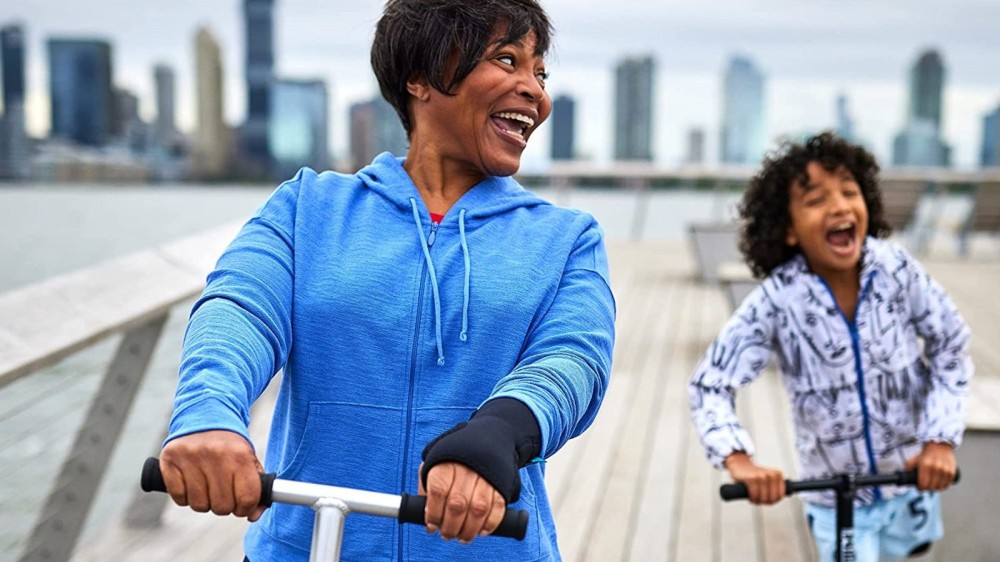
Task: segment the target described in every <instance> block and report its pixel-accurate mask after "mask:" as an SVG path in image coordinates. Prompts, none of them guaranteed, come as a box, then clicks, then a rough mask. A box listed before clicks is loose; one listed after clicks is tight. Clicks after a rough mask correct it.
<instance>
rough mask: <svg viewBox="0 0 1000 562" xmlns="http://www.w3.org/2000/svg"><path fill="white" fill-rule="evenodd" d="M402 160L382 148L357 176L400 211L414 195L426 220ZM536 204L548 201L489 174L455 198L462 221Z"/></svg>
mask: <svg viewBox="0 0 1000 562" xmlns="http://www.w3.org/2000/svg"><path fill="white" fill-rule="evenodd" d="M405 161H406V159H405V158H397V157H396V156H394V155H393V154H392V153H389V152H383V153H382V154H380V155H378V156H377V157H376V158H375V160H373V161H372V163H371V164H369V165H367V166H365V167H364V168H362V169H361V170H360V171H358V177H360V178H361V181H362V182H364V184H365V185H366V186H367V187H368V188H369V189H371V190H372V191H374V192H376V193H378V194H379V195H381V196H382V197H384V198H385V199H386V200H388V201H391V202H392V203H393V204H394V205H395V206H396V207H397V208H399V210H400V211H401V212H403V213H406V214H410V213H411V212H412V205H411V203H410V199H411V198H412V199H415V200H416V201H417V203H418V205H417V207H418V208H419V209H420V216H421V217H422V218H423V219H426V220H428V221H429V220H430V214H429V213H428V212H427V206H426V205H424V203H423V199H421V197H420V193H419V191H418V190H417V186H416V185H415V184H414V183H413V180H412V179H411V178H410V175H409V174H407V173H406V170H405V169H403V163H404V162H405ZM538 205H550V203H549V202H547V201H545V200H544V199H542V198H540V197H538V196H537V195H535V194H534V193H531V192H530V191H528V190H526V189H524V188H523V187H521V185H520V184H518V183H517V181H515V180H514V179H513V178H511V177H499V176H490V177H487V178H486V179H484V180H483V181H481V182H479V183H478V184H476V185H475V186H473V188H472V189H470V190H469V191H468V192H466V194H465V195H463V196H462V197H461V198H460V199H459V200H458V201H456V202H455V205H454V209H455V213H456V214H457V213H458V212H459V211H460V210H463V209H464V210H465V223H466V225H470V224H471V223H474V222H477V221H483V220H488V219H489V218H491V217H494V216H496V215H500V214H503V213H506V212H508V211H511V210H513V209H518V208H522V207H535V206H538ZM450 214H451V211H449V215H450Z"/></svg>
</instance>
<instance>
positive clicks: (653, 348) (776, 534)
mask: <svg viewBox="0 0 1000 562" xmlns="http://www.w3.org/2000/svg"><path fill="white" fill-rule="evenodd" d="M609 251H610V253H611V259H612V278H613V283H614V288H615V294H616V297H617V301H618V343H617V347H616V350H615V362H614V371H613V374H612V384H611V386H610V388H609V390H608V394H607V397H606V399H605V402H604V406H603V407H602V409H601V412H600V414H599V415H598V418H597V420H596V421H595V423H594V425H593V427H591V428H590V429H589V430H588V431H587V432H586V433H585V434H584V435H583V436H581V437H580V438H578V439H575V440H573V441H572V442H570V443H569V444H568V445H567V446H566V447H565V448H564V449H563V450H562V451H560V452H559V453H558V454H557V455H556V456H555V457H553V458H552V459H551V460H550V461H549V463H548V465H547V468H546V470H547V473H546V478H547V480H548V482H549V492H550V496H551V498H550V499H551V501H552V505H553V508H554V510H555V516H556V522H557V526H558V532H559V543H560V549H561V551H562V554H563V557H564V559H565V560H567V561H606V560H630V561H651V560H663V561H674V560H677V561H695V562H698V561H706V562H726V561H737V560H738V561H740V562H795V561H803V562H812V561H813V560H814V559H815V556H814V554H813V552H812V548H813V547H812V543H811V539H810V537H809V536H808V531H807V529H806V528H805V523H804V518H803V516H802V508H801V504H800V503H799V502H798V500H795V499H791V500H788V501H785V502H782V503H780V504H778V505H776V506H772V507H767V508H756V507H753V506H751V505H749V504H747V503H745V502H733V503H726V504H724V503H723V502H721V501H720V500H719V499H718V486H719V485H720V484H722V483H723V482H725V481H726V476H725V475H724V473H722V472H720V471H716V470H715V469H713V468H711V467H710V466H709V464H708V463H707V461H706V460H705V456H704V453H703V452H702V449H701V446H700V445H699V443H698V441H697V437H696V436H695V434H694V431H693V429H692V426H691V423H690V420H689V417H688V402H687V394H686V381H687V377H688V376H689V374H690V373H691V371H692V370H693V368H694V366H695V363H696V362H697V360H698V359H699V358H700V357H701V355H702V353H704V351H705V348H706V346H707V345H708V343H709V342H710V340H711V338H712V337H713V336H714V335H715V333H716V331H717V330H718V329H719V328H720V327H721V326H722V323H723V322H724V321H725V319H726V318H727V317H728V314H729V305H728V303H727V302H726V298H725V295H724V294H723V291H722V289H720V288H719V287H717V286H713V285H706V284H704V283H702V282H700V281H698V280H697V279H696V276H695V264H694V261H693V259H692V258H691V256H690V252H689V248H688V247H687V245H686V244H684V243H682V242H680V241H675V242H642V243H631V242H630V243H624V242H622V243H618V242H615V243H612V244H611V245H610V247H609ZM928 267H929V269H930V270H931V272H932V274H933V275H934V276H935V277H936V278H937V279H938V280H939V281H940V282H941V283H942V284H943V285H944V286H945V287H946V288H947V289H948V290H949V291H950V293H951V294H952V296H953V298H954V299H955V301H956V302H957V303H958V306H959V308H960V310H961V311H962V313H963V315H965V317H966V319H967V321H968V322H969V323H970V325H972V327H973V332H974V334H975V335H974V343H973V355H974V359H975V362H976V364H977V377H976V379H975V382H974V384H973V399H972V401H971V405H970V408H971V409H972V412H970V421H971V420H972V419H976V420H977V422H976V423H977V424H979V426H980V427H990V426H992V427H994V428H1000V406H998V403H1000V384H998V381H1000V348H998V346H997V345H996V344H997V342H998V341H1000V328H998V325H1000V323H997V322H996V321H995V319H996V318H997V317H998V314H1000V301H998V300H997V299H990V298H984V297H987V296H990V295H991V293H992V291H994V290H995V287H997V286H998V282H1000V261H961V260H956V259H948V258H942V259H939V260H937V261H934V262H932V263H929V264H928ZM738 407H739V409H740V412H741V416H742V418H743V419H744V421H745V423H746V424H747V425H748V426H749V427H750V429H751V431H752V433H753V434H754V436H755V439H756V441H757V444H758V447H759V449H760V451H759V453H758V458H759V460H760V461H761V462H763V463H768V464H770V465H774V466H779V467H781V468H782V469H783V470H785V471H787V473H788V474H790V475H794V474H795V470H794V466H795V459H794V453H793V451H792V449H791V443H792V428H791V426H790V422H789V416H788V407H787V403H786V400H785V396H784V390H783V388H782V387H781V384H780V382H779V380H778V378H777V376H776V375H775V374H774V373H768V374H767V375H765V376H764V377H762V379H761V380H760V381H758V382H757V383H755V384H753V385H751V386H750V387H749V388H748V389H747V391H746V392H743V393H741V395H740V397H739V402H738ZM267 410H268V407H267V404H266V403H263V404H259V407H258V409H257V414H256V415H255V421H254V426H253V428H252V430H253V433H254V435H255V440H256V442H257V443H262V442H263V436H264V435H265V432H266V425H267V418H268V415H267V414H268V411H267ZM122 485H134V483H122ZM163 521H164V522H163V525H162V526H161V527H160V528H158V529H156V530H152V531H150V530H134V529H127V528H125V527H124V526H122V525H118V524H116V525H111V526H110V527H108V528H106V529H104V530H103V531H102V532H100V533H98V534H97V536H95V537H93V538H91V539H90V540H89V541H88V542H87V543H86V544H83V545H81V547H80V548H79V549H78V553H77V555H76V556H75V557H74V560H77V561H88V562H90V561H98V560H102V561H103V560H118V561H140V560H141V561H158V560H164V561H165V560H194V561H201V560H204V561H215V560H240V559H242V549H241V546H240V536H241V534H242V532H243V529H244V528H245V523H244V522H242V521H241V520H238V519H236V518H233V517H229V518H220V517H214V516H211V515H203V514H196V513H193V512H191V511H189V510H187V509H181V508H175V507H173V506H169V507H167V508H166V511H165V515H164V519H163ZM932 555H933V551H932ZM933 559H934V558H933V556H932V557H926V558H925V560H933Z"/></svg>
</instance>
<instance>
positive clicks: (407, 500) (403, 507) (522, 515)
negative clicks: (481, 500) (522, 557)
mask: <svg viewBox="0 0 1000 562" xmlns="http://www.w3.org/2000/svg"><path fill="white" fill-rule="evenodd" d="M426 505H427V496H411V495H409V494H403V495H402V499H401V500H400V502H399V522H400V523H415V524H417V525H424V524H425V523H424V507H425V506H426ZM527 532H528V512H527V511H524V510H523V509H509V508H508V509H507V511H506V513H504V514H503V519H502V520H501V521H500V525H499V526H497V528H496V530H495V531H493V536H497V537H509V538H512V539H517V540H519V541H520V540H524V536H525V535H526V534H527Z"/></svg>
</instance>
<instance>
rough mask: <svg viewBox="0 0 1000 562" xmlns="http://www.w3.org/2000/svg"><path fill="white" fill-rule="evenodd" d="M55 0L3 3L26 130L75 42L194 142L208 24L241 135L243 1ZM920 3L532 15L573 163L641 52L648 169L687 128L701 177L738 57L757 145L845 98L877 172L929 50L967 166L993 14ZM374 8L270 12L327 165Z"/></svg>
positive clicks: (306, 5)
mask: <svg viewBox="0 0 1000 562" xmlns="http://www.w3.org/2000/svg"><path fill="white" fill-rule="evenodd" d="M54 1H55V2H56V3H57V4H59V7H58V8H56V7H54V6H52V5H51V4H52V3H46V7H45V8H44V9H42V10H39V7H38V6H35V5H34V4H35V3H33V2H29V1H26V0H11V1H10V2H9V4H11V9H10V10H9V13H10V16H9V18H10V19H8V20H5V21H0V24H7V23H10V22H20V23H21V24H23V25H24V27H25V32H26V36H27V54H28V59H29V63H28V88H29V95H28V97H29V100H28V103H27V113H28V116H27V120H28V126H29V131H30V132H31V133H32V134H34V135H36V136H37V135H39V134H40V133H43V132H44V131H45V130H46V128H47V127H48V123H46V122H45V120H46V117H45V116H40V115H39V110H38V107H39V104H40V101H39V98H40V97H41V98H44V97H45V96H46V91H45V90H47V84H45V76H44V74H45V73H46V70H47V69H45V68H44V61H39V55H40V54H41V53H40V52H39V51H41V50H43V47H42V45H43V42H44V40H45V39H47V38H48V37H51V36H53V35H64V36H70V35H83V34H85V33H86V34H90V35H93V36H104V37H107V38H108V39H109V40H110V41H111V42H113V43H114V45H115V49H114V52H115V54H114V56H115V59H116V60H115V76H116V82H117V83H116V86H120V87H123V88H126V89H128V90H130V91H132V92H134V93H136V94H137V95H139V97H140V105H141V107H140V111H141V114H142V115H143V117H144V118H145V119H146V120H147V121H152V120H153V119H155V110H154V105H153V104H154V103H155V102H154V100H155V97H154V96H153V93H152V92H153V87H154V85H153V71H152V68H153V67H154V65H155V64H157V63H164V64H167V65H168V66H170V67H172V68H173V69H174V70H175V72H176V73H177V85H176V92H177V99H178V107H177V124H178V127H180V128H181V129H182V130H184V131H185V132H188V133H191V132H193V131H194V121H195V120H194V93H193V92H194V85H193V80H194V77H193V67H194V54H193V47H192V45H193V37H194V34H195V32H196V29H197V26H198V25H207V26H208V28H209V29H211V30H212V32H213V33H214V34H216V36H217V37H218V40H219V43H220V47H221V50H222V51H223V53H222V58H223V65H224V68H225V97H226V122H227V123H228V124H229V125H231V126H236V125H238V124H239V123H241V122H242V121H243V119H244V117H245V114H246V111H245V108H246V101H245V99H241V98H243V97H244V96H245V95H246V93H245V92H246V89H245V84H244V82H243V79H244V73H243V62H244V59H243V57H244V53H243V47H242V41H243V31H242V21H241V20H242V18H241V15H242V14H241V4H242V3H241V2H238V1H235V0H233V1H232V2H225V3H212V5H211V6H205V5H202V4H201V3H196V2H192V1H188V0H178V1H177V2H174V3H171V5H170V6H169V7H164V8H163V9H162V10H160V11H159V12H158V13H157V15H156V22H157V24H156V25H151V24H150V25H144V24H143V22H144V21H148V20H146V19H144V18H145V17H146V16H144V15H143V14H142V10H143V8H142V6H136V5H133V4H132V3H128V2H123V1H120V0H108V1H105V2H102V3H100V4H99V5H89V6H88V5H87V4H88V3H87V2H82V3H70V2H66V3H65V5H64V6H63V3H62V2H60V1H59V0H54ZM918 3H919V4H920V9H916V8H915V7H914V6H913V4H912V2H910V3H907V2H901V1H897V0H887V1H886V2H883V3H880V4H879V5H878V6H867V5H862V4H861V3H857V2H855V3H851V2H849V3H843V4H841V5H839V6H838V9H837V10H836V11H834V10H832V9H826V10H824V9H822V8H821V7H808V6H800V5H798V4H795V3H791V2H787V1H785V0H774V1H768V2H760V3H757V5H756V6H754V7H749V6H743V5H742V4H740V3H737V2H729V1H726V2H717V3H713V6H712V7H698V6H688V5H685V4H680V3H673V2H666V3H660V2H656V3H654V2H646V1H635V2H630V3H629V4H628V6H627V7H629V8H632V9H629V10H622V9H620V8H621V6H620V5H619V4H612V3H611V2H603V1H585V0H577V1H575V2H570V1H549V2H544V5H545V6H546V8H547V9H548V11H549V13H550V15H551V16H552V19H553V22H554V23H555V25H556V31H557V34H556V42H555V48H554V51H553V53H552V56H551V57H550V61H549V62H550V64H549V66H550V71H551V72H552V74H553V77H552V79H551V80H550V82H549V90H550V93H551V94H552V95H553V96H557V95H559V94H561V93H566V94H568V95H571V96H572V97H574V99H576V100H577V103H578V105H577V115H578V120H579V123H578V124H577V131H578V135H577V152H578V153H579V154H580V155H581V156H583V157H589V158H591V159H594V160H597V161H607V160H610V158H611V153H612V150H613V123H612V121H613V72H614V70H613V69H614V64H615V61H617V60H619V59H621V58H623V57H627V56H631V55H634V54H635V53H636V52H647V51H648V52H651V53H652V54H653V55H654V56H655V57H656V60H657V76H656V84H655V86H654V89H655V91H656V101H655V104H654V115H656V124H655V126H654V130H655V133H654V134H655V137H654V139H653V155H654V158H655V160H656V161H657V162H659V163H665V164H675V163H679V162H680V161H682V160H683V159H684V156H685V151H686V139H687V137H686V135H687V131H689V130H690V129H691V128H693V127H698V128H702V129H704V130H705V131H706V132H707V135H706V139H705V143H706V147H705V152H706V154H708V155H709V158H708V163H713V160H715V158H714V155H717V154H718V143H719V138H718V134H717V131H718V129H719V125H720V120H721V97H722V85H721V83H722V74H723V70H724V64H725V62H726V61H727V60H728V59H729V57H731V56H732V55H734V54H736V53H746V54H747V55H749V56H750V57H752V58H753V59H754V60H755V62H756V63H757V64H758V65H759V66H760V67H761V70H762V71H763V72H764V74H765V75H766V76H767V77H768V90H769V91H768V99H767V102H766V105H767V107H766V110H765V113H766V114H767V115H768V118H769V122H768V126H767V129H768V130H769V131H770V132H771V136H770V137H769V138H768V144H769V145H771V142H772V141H773V136H774V135H775V134H779V133H785V134H790V135H794V134H798V133H800V132H802V131H808V130H816V129H819V128H833V127H834V126H835V125H836V122H835V113H834V112H835V109H834V107H835V98H836V95H837V94H838V93H840V92H843V93H845V94H846V95H847V96H848V98H849V99H850V101H851V108H852V117H853V119H854V123H855V129H856V134H857V137H858V138H859V139H861V140H865V141H867V142H868V143H869V144H870V145H871V146H872V147H873V148H874V149H875V150H876V153H877V155H878V156H879V158H880V159H881V160H882V161H883V162H886V163H888V162H889V158H890V153H891V143H892V137H893V135H894V134H895V133H896V132H898V131H899V130H900V129H901V128H902V127H903V126H904V125H905V120H906V103H907V88H908V85H907V72H908V70H909V67H910V66H911V65H912V62H913V60H914V58H915V57H916V56H917V55H918V53H919V52H921V51H922V50H924V48H925V47H927V46H934V47H937V49H938V50H939V52H941V53H942V55H943V58H944V60H945V64H946V65H947V69H948V73H949V74H948V84H947V88H948V91H947V92H946V94H945V105H946V107H945V109H944V119H945V122H944V124H943V127H942V130H943V136H944V140H945V141H946V142H948V143H950V144H951V145H952V146H953V147H954V154H955V157H954V158H953V161H954V162H955V163H956V164H957V166H958V167H959V168H963V167H974V166H976V165H978V161H979V156H980V152H981V148H980V141H981V138H982V119H983V116H984V115H985V114H987V113H988V112H989V111H991V110H992V109H993V108H995V107H996V104H997V101H998V100H1000V76H998V74H1000V69H998V68H997V65H996V64H995V62H996V61H997V60H1000V39H998V38H997V37H995V35H996V34H995V33H994V32H993V30H992V26H991V25H990V24H989V23H988V22H990V21H998V18H1000V6H996V5H993V4H989V3H983V2H979V3H966V4H963V5H962V6H955V5H952V4H948V3H946V2H938V1H933V2H929V1H921V2H918ZM80 4H82V6H81V5H80ZM220 4H221V6H220ZM381 6H382V2H381V1H373V0H363V1H362V0H357V1H353V2H344V1H333V0H331V1H327V2H314V1H312V0H299V1H297V2H295V3H291V2H281V1H278V2H276V3H275V8H274V9H275V14H274V18H275V24H274V25H275V30H274V33H275V57H276V60H275V72H276V74H278V75H280V76H282V77H288V78H293V79H295V78H300V77H318V78H322V79H324V80H325V81H326V82H327V84H328V86H329V88H330V98H331V111H330V116H331V129H332V134H331V143H330V144H331V148H332V150H333V152H334V155H335V156H336V157H338V158H341V159H343V158H344V157H345V156H346V155H347V150H346V149H347V132H348V123H347V108H348V107H349V106H350V105H351V104H353V103H356V102H358V101H359V100H364V99H367V98H370V97H371V96H372V95H373V94H374V93H375V92H376V91H377V88H376V85H375V80H374V77H373V76H372V75H371V71H370V69H369V68H368V62H367V54H368V49H369V48H370V41H371V32H372V29H373V27H374V23H375V21H377V18H378V15H379V13H380V11H381ZM63 7H65V10H63V9H62V8H63ZM83 8H86V9H83ZM160 12H162V13H160ZM720 14H724V15H720ZM945 14H947V17H945ZM804 16H810V17H804ZM818 16H822V17H818ZM862 16H863V17H862ZM803 18H804V19H803ZM991 18H992V19H991ZM942 21H947V25H942V23H941V22H942ZM137 22H138V23H137ZM880 22H885V23H884V24H883V23H880ZM890 22H891V25H888V24H889V23H890ZM990 61H992V62H990ZM40 74H42V75H40ZM40 88H44V89H45V90H41V91H40ZM43 107H44V106H43ZM549 134H550V131H549V128H548V126H546V127H543V128H542V129H541V130H539V132H538V133H537V134H536V137H535V138H533V139H532V141H533V142H531V143H530V146H529V149H528V150H527V151H526V154H525V164H526V165H527V166H531V165H535V164H538V163H544V162H547V160H548V152H549V150H548V149H549V144H550V143H549V138H548V135H549Z"/></svg>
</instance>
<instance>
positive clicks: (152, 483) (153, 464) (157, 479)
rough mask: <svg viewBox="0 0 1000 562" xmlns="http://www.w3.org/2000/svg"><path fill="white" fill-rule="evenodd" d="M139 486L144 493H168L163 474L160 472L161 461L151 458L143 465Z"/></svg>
mask: <svg viewBox="0 0 1000 562" xmlns="http://www.w3.org/2000/svg"><path fill="white" fill-rule="evenodd" d="M139 485H140V486H142V491H143V492H166V491H167V485H166V484H164V483H163V473H162V472H160V459H158V458H156V457H149V458H148V459H146V462H144V463H142V477H141V478H140V479H139Z"/></svg>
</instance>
